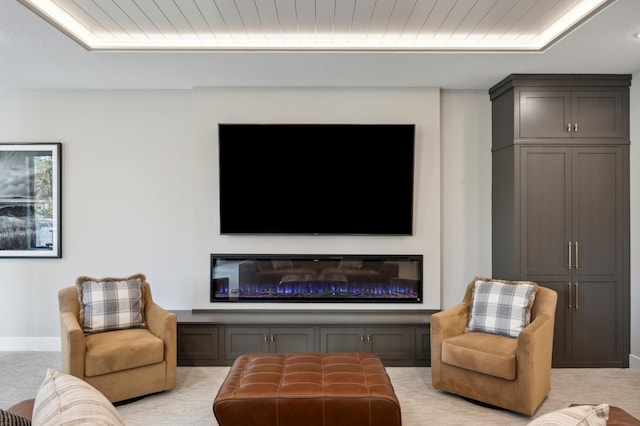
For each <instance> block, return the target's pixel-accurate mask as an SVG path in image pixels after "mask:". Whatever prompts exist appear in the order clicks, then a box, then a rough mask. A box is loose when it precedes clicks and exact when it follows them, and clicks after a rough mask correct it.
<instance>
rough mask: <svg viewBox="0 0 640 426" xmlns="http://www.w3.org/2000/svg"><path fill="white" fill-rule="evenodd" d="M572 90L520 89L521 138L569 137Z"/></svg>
mask: <svg viewBox="0 0 640 426" xmlns="http://www.w3.org/2000/svg"><path fill="white" fill-rule="evenodd" d="M570 123H571V92H570V91H561V90H522V91H520V121H519V128H520V138H521V139H528V138H569V137H571V133H570V132H569V131H568V128H567V126H568V125H569V124H570Z"/></svg>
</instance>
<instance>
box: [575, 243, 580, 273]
mask: <svg viewBox="0 0 640 426" xmlns="http://www.w3.org/2000/svg"><path fill="white" fill-rule="evenodd" d="M575 246H576V269H578V268H579V267H580V265H579V262H580V261H579V258H580V253H579V252H578V242H577V241H576V242H575Z"/></svg>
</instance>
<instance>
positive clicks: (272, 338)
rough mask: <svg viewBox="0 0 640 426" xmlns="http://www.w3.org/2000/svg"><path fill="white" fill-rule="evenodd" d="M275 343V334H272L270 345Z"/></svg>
mask: <svg viewBox="0 0 640 426" xmlns="http://www.w3.org/2000/svg"><path fill="white" fill-rule="evenodd" d="M275 341H276V335H275V334H272V335H271V343H273V342H275Z"/></svg>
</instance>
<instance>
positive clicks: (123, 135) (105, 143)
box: [0, 76, 640, 369]
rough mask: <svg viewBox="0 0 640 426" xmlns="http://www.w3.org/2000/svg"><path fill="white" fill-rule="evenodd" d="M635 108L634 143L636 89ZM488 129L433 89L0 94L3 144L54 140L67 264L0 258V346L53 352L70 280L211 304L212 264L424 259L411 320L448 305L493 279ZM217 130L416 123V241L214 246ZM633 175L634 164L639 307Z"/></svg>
mask: <svg viewBox="0 0 640 426" xmlns="http://www.w3.org/2000/svg"><path fill="white" fill-rule="evenodd" d="M634 77H636V78H639V77H640V76H634ZM631 99H632V101H633V100H636V101H635V102H633V105H632V120H631V121H632V140H633V139H634V135H638V134H639V133H640V128H639V127H638V126H635V127H634V125H633V121H634V120H633V116H637V115H638V113H639V111H640V104H639V101H640V90H637V89H635V88H634V87H632V96H631ZM490 117H491V106H490V102H489V96H488V94H487V93H486V92H484V91H443V92H440V90H438V89H432V88H402V89H400V88H376V89H374V88H335V89H327V88H215V89H196V90H185V91H19V92H7V91H5V92H0V129H2V131H1V132H0V142H5V143H15V142H62V143H63V183H62V196H63V202H62V207H63V211H62V218H63V228H62V250H63V252H62V255H63V257H62V259H0V291H1V292H2V293H1V294H2V297H1V298H0V350H59V326H58V306H57V292H58V290H59V289H60V288H62V287H64V286H68V285H72V284H73V283H74V281H75V278H76V277H78V276H80V275H90V276H98V277H101V276H124V275H129V274H133V273H137V272H143V273H145V274H146V275H147V276H148V279H149V281H150V282H151V284H152V286H153V293H154V298H155V299H156V300H157V301H158V302H159V303H160V304H161V305H162V306H164V307H166V308H168V309H191V308H201V309H202V308H211V307H212V306H211V305H210V304H209V303H208V302H206V300H208V278H209V276H208V273H209V272H208V267H209V254H210V253H213V252H224V253H232V252H246V253H278V252H280V253H283V252H301V253H324V252H331V251H332V252H340V253H350V252H351V253H422V254H423V255H424V256H425V299H427V300H428V302H427V304H426V305H424V306H418V305H416V306H414V308H439V307H442V308H446V307H449V306H452V305H453V304H455V303H457V302H458V301H459V300H460V299H461V298H462V295H463V293H464V289H465V287H466V285H467V283H468V282H469V280H471V279H472V278H473V276H475V275H490V274H491V152H490V147H491V127H490V126H491V119H490ZM225 121H226V122H234V121H236V122H242V121H244V122H250V121H265V122H267V121H274V122H275V121H300V122H302V121H335V122H355V121H359V122H378V121H386V122H415V123H416V124H417V135H418V144H417V151H416V153H417V158H418V161H419V164H417V166H416V174H417V178H416V179H417V180H416V212H415V216H416V224H415V236H412V237H385V238H382V237H357V238H356V237H239V236H237V237H232V236H220V235H219V233H218V223H217V217H216V214H215V212H216V211H217V186H216V176H217V170H216V168H215V164H216V161H217V157H216V155H217V151H216V143H215V141H216V131H217V130H216V129H217V127H216V126H217V123H218V122H225ZM635 139H637V138H635ZM638 151H640V150H634V149H633V145H632V150H631V163H632V164H640V152H638ZM639 173H640V172H637V171H635V170H634V168H633V167H632V168H631V180H632V183H631V196H632V199H631V208H632V211H631V215H632V235H631V243H632V256H631V260H632V261H631V263H632V276H631V279H632V303H634V305H633V306H638V305H639V304H640V294H639V293H640V290H639V289H640V282H639V281H638V279H637V277H638V276H639V274H638V266H637V265H638V264H639V263H640V262H637V260H638V255H635V256H634V253H638V251H637V250H634V249H635V248H636V247H639V246H640V230H638V229H637V228H638V227H636V226H634V222H633V218H634V217H637V216H638V213H639V212H640V199H639V197H638V196H636V195H635V193H637V192H638V186H639V185H638V184H635V185H634V182H640V174H639ZM636 222H637V220H636ZM634 260H636V261H635V262H634ZM224 306H225V307H226V308H229V307H230V306H231V305H228V304H226V305H224ZM233 306H236V307H238V305H233ZM285 306H286V305H285ZM304 306H305V308H311V306H309V305H307V304H305V305H304ZM339 306H342V307H345V305H339ZM214 307H215V308H219V306H217V305H215V306H214ZM245 307H246V304H245ZM260 307H261V308H264V307H265V306H264V305H262V304H261V306H260ZM290 307H291V306H290ZM294 307H295V308H300V305H295V306H294ZM322 307H335V306H326V305H323V306H322ZM348 307H352V306H348ZM358 307H360V308H362V306H361V305H359V306H356V307H355V308H358ZM376 307H377V308H378V307H379V306H378V305H376ZM278 308H284V306H283V305H282V304H280V305H278ZM403 308H406V305H403ZM633 312H634V310H633V309H632V325H631V327H632V330H631V333H632V353H634V354H636V358H635V359H638V358H637V357H638V356H640V326H639V324H640V321H639V317H638V313H637V312H636V313H633ZM638 369H640V366H638Z"/></svg>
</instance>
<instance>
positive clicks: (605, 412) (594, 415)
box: [527, 404, 609, 426]
mask: <svg viewBox="0 0 640 426" xmlns="http://www.w3.org/2000/svg"><path fill="white" fill-rule="evenodd" d="M608 419H609V404H600V405H576V406H575V407H567V408H563V409H561V410H557V411H552V412H551V413H547V414H544V415H542V416H540V417H538V418H537V419H535V420H533V421H532V422H529V424H528V425H527V426H606V424H607V420H608Z"/></svg>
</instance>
